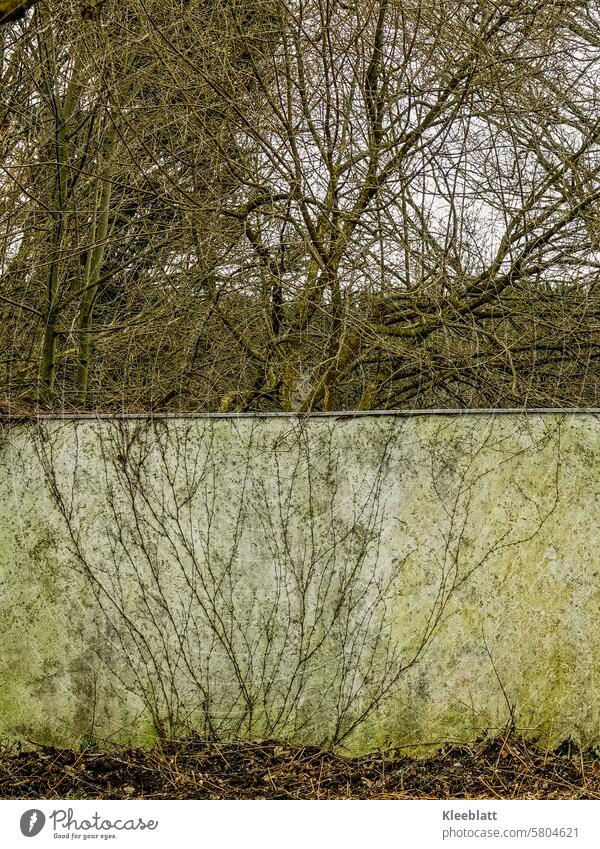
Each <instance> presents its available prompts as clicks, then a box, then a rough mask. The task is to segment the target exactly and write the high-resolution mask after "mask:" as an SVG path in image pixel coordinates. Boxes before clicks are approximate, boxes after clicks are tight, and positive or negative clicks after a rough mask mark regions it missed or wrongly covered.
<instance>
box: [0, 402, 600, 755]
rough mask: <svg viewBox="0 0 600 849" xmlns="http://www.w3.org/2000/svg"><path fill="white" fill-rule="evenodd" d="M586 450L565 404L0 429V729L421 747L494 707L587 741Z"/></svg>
mask: <svg viewBox="0 0 600 849" xmlns="http://www.w3.org/2000/svg"><path fill="white" fill-rule="evenodd" d="M599 438H600V423H598V421H597V420H596V419H595V418H594V417H592V416H582V415H580V416H576V415H568V414H564V415H556V416H550V415H545V416H530V417H526V416H501V417H500V416H498V417H494V416H469V415H464V416H461V417H455V418H450V417H448V418H444V417H427V416H422V417H420V416H419V417H415V418H408V419H395V418H392V417H390V418H385V417H382V418H372V419H369V418H365V419H354V420H352V419H350V420H346V421H340V422H336V421H335V420H333V419H327V418H322V419H318V418H314V419H311V418H302V417H300V418H298V419H297V420H296V419H278V418H274V419H237V420H236V419H199V420H189V419H188V420H185V419H182V420H169V421H154V422H148V423H146V422H139V421H127V420H120V421H115V422H111V421H101V422H94V421H90V420H88V421H82V422H46V423H44V424H43V425H42V426H41V427H39V428H37V429H36V428H34V427H29V426H18V427H14V428H11V429H10V432H9V434H8V436H6V435H5V437H4V439H3V441H2V443H1V444H0V469H1V470H2V471H1V473H0V513H1V514H2V518H3V521H2V522H1V524H0V527H2V531H1V532H0V533H1V538H0V587H1V589H2V597H1V599H0V622H2V629H3V635H4V636H3V651H2V658H1V659H0V679H1V680H2V681H3V682H6V686H4V687H2V688H1V690H2V692H3V696H2V698H1V699H0V734H3V735H4V736H8V737H11V736H12V737H21V738H23V737H25V736H29V737H30V739H39V740H40V741H42V742H53V743H61V744H73V742H74V741H76V740H81V739H82V738H83V737H87V738H90V737H93V738H94V739H96V740H98V741H100V745H102V740H109V739H110V740H114V741H117V742H138V743H144V742H145V743H148V742H150V741H151V740H152V739H154V738H155V737H156V735H169V734H183V733H188V732H190V731H193V732H195V733H199V734H202V735H212V736H218V737H223V738H239V737H244V736H245V737H251V738H257V737H264V736H279V737H284V738H288V739H292V740H295V741H298V742H307V743H318V744H325V745H334V746H337V747H338V748H340V749H342V750H344V751H348V752H365V751H368V750H371V749H373V748H375V747H384V748H389V747H398V746H410V747H411V751H415V752H424V751H425V750H426V749H427V746H430V745H436V744H439V743H440V742H442V741H444V740H447V739H463V740H472V739H474V738H475V737H476V736H478V734H480V733H481V732H482V731H484V730H486V729H489V730H494V729H498V728H499V727H502V725H503V724H505V723H506V722H507V721H509V720H510V719H512V718H514V719H515V720H516V722H517V724H520V725H521V726H522V727H524V728H526V729H529V730H530V733H532V734H535V736H540V735H541V737H542V739H544V740H546V741H548V742H549V743H552V742H558V741H559V740H560V739H563V738H565V737H568V736H572V737H576V738H577V737H579V739H580V740H581V741H582V742H583V743H585V744H590V743H591V744H593V743H596V742H597V741H598V736H599V730H600V696H598V695H597V690H592V689H591V688H590V686H589V684H590V681H592V680H597V679H598V671H599V670H598V667H599V664H600V636H599V635H598V634H597V629H595V627H594V624H595V623H597V616H598V603H599V601H600V587H599V579H598V575H599V573H600V564H599V563H598V555H597V553H596V546H595V544H594V535H595V523H596V515H597V509H596V508H597V501H598V497H600V495H599V494H600V468H599V462H600V461H597V458H598V456H599V455H598V452H597V448H598V442H599ZM16 469H18V472H17V471H15V470H16ZM11 669H12V670H13V673H12V674H11V671H10V670H11ZM15 670H16V673H17V674H14V671H15Z"/></svg>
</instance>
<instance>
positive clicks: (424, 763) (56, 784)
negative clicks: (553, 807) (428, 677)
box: [0, 734, 600, 799]
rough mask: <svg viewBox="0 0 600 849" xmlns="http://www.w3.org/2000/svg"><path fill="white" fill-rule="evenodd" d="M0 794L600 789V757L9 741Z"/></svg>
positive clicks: (380, 795)
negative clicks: (23, 747) (111, 747)
mask: <svg viewBox="0 0 600 849" xmlns="http://www.w3.org/2000/svg"><path fill="white" fill-rule="evenodd" d="M0 797H1V798H3V799H27V798H30V799H65V798H80V799H85V798H89V799H600V761H598V760H597V759H595V758H592V757H590V756H585V755H584V754H582V753H581V752H576V753H575V754H573V753H571V754H570V755H565V754H558V753H556V752H544V751H542V750H541V749H539V748H537V747H536V746H535V745H533V744H531V743H527V742H526V741H525V740H523V739H522V738H521V737H519V736H518V735H515V734H507V735H504V736H500V737H497V738H495V739H492V740H484V741H482V742H480V743H477V744H475V745H474V746H471V747H469V746H449V747H446V748H445V749H443V750H441V751H440V752H438V753H437V754H436V755H435V756H433V757H431V758H427V759H425V760H414V759H412V758H409V757H396V758H383V757H382V756H381V755H373V756H369V757H363V758H344V757H340V756H339V755H335V754H332V753H331V752H325V751H321V750H319V749H316V748H311V747H307V746H303V747H300V746H291V745H288V744H285V743H280V742H276V741H270V740H267V741H264V742H262V743H222V744H220V743H215V742H201V741H188V742H177V743H175V742H168V743H167V742H165V743H162V744H161V745H159V746H157V747H156V748H154V749H153V750H151V751H148V752H143V751H138V750H131V751H124V752H119V753H115V754H97V753H94V752H90V751H83V752H73V751H66V750H57V749H40V750H38V751H36V752H19V753H15V752H14V751H11V750H5V751H4V753H3V754H2V756H1V757H0Z"/></svg>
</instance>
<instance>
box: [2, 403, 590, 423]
mask: <svg viewBox="0 0 600 849" xmlns="http://www.w3.org/2000/svg"><path fill="white" fill-rule="evenodd" d="M573 414H580V415H600V407H506V408H496V407H489V408H486V407H477V408H466V409H422V410H339V411H331V412H312V413H294V412H292V413H283V412H273V413H202V412H199V413H38V414H31V415H19V414H15V415H12V414H4V415H2V413H0V421H8V422H10V421H13V422H15V423H19V424H21V423H22V424H27V423H29V422H31V423H33V422H39V421H72V420H91V421H96V420H128V419H133V420H144V419H146V420H149V421H150V420H153V419H281V418H284V419H300V420H304V419H321V418H333V419H337V420H344V419H357V418H368V417H373V416H378V417H383V416H385V417H387V418H411V417H415V416H421V417H427V416H491V415H493V416H505V415H513V416H514V415H525V416H530V415H573Z"/></svg>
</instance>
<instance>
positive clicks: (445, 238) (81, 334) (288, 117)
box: [0, 0, 600, 411]
mask: <svg viewBox="0 0 600 849" xmlns="http://www.w3.org/2000/svg"><path fill="white" fill-rule="evenodd" d="M84 18H85V20H83V21H82V16H81V10H73V11H69V10H67V11H60V10H59V9H58V6H57V7H56V8H53V7H52V6H49V7H46V6H44V7H43V8H42V7H41V6H40V7H39V8H38V9H37V10H36V13H35V15H34V16H33V17H32V18H31V19H30V18H28V19H27V23H22V22H19V23H16V24H14V25H13V26H12V27H8V28H5V29H4V30H3V32H4V37H5V39H8V41H7V42H6V44H7V48H6V50H5V75H6V78H7V80H9V79H10V85H8V86H7V88H6V91H7V92H12V94H11V95H10V97H12V98H13V99H12V101H10V103H11V104H12V105H9V108H8V113H7V114H10V115H11V116H12V117H11V118H10V121H8V123H6V122H5V126H6V130H5V134H4V138H5V139H6V144H7V150H10V151H11V153H10V155H9V159H8V160H7V166H9V167H7V168H5V170H4V175H5V176H4V178H3V181H4V182H3V186H4V188H3V199H2V203H3V210H4V212H3V215H4V219H5V221H6V227H5V232H6V237H5V239H6V253H5V260H4V265H3V276H2V278H1V290H0V295H1V296H2V300H0V303H2V309H3V314H4V315H5V319H4V320H5V322H7V323H8V326H9V327H10V328H11V331H10V335H11V336H12V339H13V342H12V347H11V348H10V350H9V351H8V352H7V356H6V358H3V359H4V362H5V368H6V375H7V377H6V388H7V395H9V396H11V397H16V398H21V399H23V400H24V401H31V402H37V401H38V400H40V399H41V400H42V401H44V403H46V404H49V405H60V404H73V405H76V406H82V405H86V406H92V407H98V406H104V407H114V406H123V405H127V406H130V407H132V406H134V407H138V408H140V409H148V408H152V409H155V408H157V407H165V406H170V407H171V408H175V409H177V408H179V409H181V408H185V409H221V410H258V409H262V410H277V409H283V410H299V411H308V410H315V409H323V410H331V409H345V408H350V409H352V408H358V409H372V408H374V407H384V408H386V407H403V406H418V407H427V406H469V405H471V406H472V405H481V406H495V405H509V406H520V405H526V404H529V405H538V406H544V405H555V404H556V405H567V406H568V405H573V404H579V403H583V404H586V403H587V404H593V403H594V401H595V398H596V394H597V383H598V378H599V376H600V375H599V372H598V366H597V360H598V350H599V348H598V344H599V342H600V339H599V337H598V324H597V314H598V307H599V306H600V305H599V304H598V303H597V297H598V295H597V286H596V281H597V276H598V232H597V231H598V223H597V218H598V200H599V194H598V189H597V188H596V185H597V177H598V134H599V132H600V124H599V122H598V118H597V114H598V110H597V101H598V82H597V80H598V73H597V70H598V68H597V66H598V58H597V44H598V42H599V41H600V20H599V19H598V16H597V15H596V13H595V11H594V9H593V7H592V6H591V5H590V4H589V3H586V2H584V0H563V2H557V0H535V1H534V0H531V2H527V3H523V2H518V3H517V2H500V3H497V2H491V0H490V2H488V0H469V2H447V3H438V2H433V0H409V2H402V3H400V2H399V0H378V2H376V3H367V2H364V0H357V2H355V3H347V2H342V1H341V0H307V2H302V3H295V2H294V3H289V4H288V3H285V2H281V0H271V1H270V2H268V3H259V4H255V5H253V4H252V3H244V4H237V3H235V4H231V3H226V2H215V3H211V4H208V3H206V2H204V0H189V2H187V3H185V4H184V5H183V6H181V4H170V3H165V2H160V3H159V2H150V3H148V2H144V3H142V2H141V0H128V2H127V3H126V4H125V5H124V6H123V4H116V3H115V4H111V3H110V2H106V3H103V4H102V7H101V9H98V10H97V14H95V15H94V16H91V17H90V16H89V15H85V16H84ZM58 27H60V28H61V29H60V39H59V40H57V32H58V29H57V28H58ZM10 39H13V40H12V41H11V40H10ZM36 44H37V45H38V46H36ZM43 44H46V45H47V46H46V48H44V49H42V45H43ZM59 44H60V47H59V46H58V45H59ZM78 56H79V57H80V58H79V59H77V57H78ZM78 63H79V64H78ZM69 81H70V83H69ZM69 85H70V87H69ZM15 98H16V99H15ZM34 107H35V108H34ZM26 114H27V115H31V116H32V118H31V119H29V121H28V120H26V119H25V117H24V116H25V115H26ZM18 116H20V117H18ZM33 116H36V117H35V120H34V119H33ZM19 134H20V135H19ZM17 138H20V139H21V140H20V141H19V142H18V143H17V144H15V143H14V141H15V140H16V139H17ZM61 138H62V141H61ZM57 140H58V143H57ZM11 157H12V158H11ZM44 169H46V170H45V171H44ZM92 173H93V174H94V175H95V176H94V177H93V178H92V177H91V176H90V175H91V174H92ZM83 174H85V175H87V176H85V178H82V176H81V175H83ZM51 175H53V176H52V177H51ZM61 175H62V177H61ZM61 181H62V182H61ZM42 187H43V192H42V190H41V189H42ZM41 222H44V223H43V224H42V223H41ZM43 233H45V235H42V234H43ZM76 257H77V261H76V259H75V258H76ZM33 269H35V274H36V275H37V278H36V279H37V280H38V282H37V283H35V284H34V283H33V276H34V271H33ZM42 280H43V281H44V282H43V283H42ZM42 289H44V290H45V292H46V295H45V296H44V297H45V302H44V300H42V299H41V298H40V295H41V292H42ZM32 327H33V328H35V332H34V333H33V337H34V339H35V340H41V339H42V338H43V342H42V341H36V342H34V344H33V346H31V341H30V340H31V336H32V333H31V332H30V331H31V328H32ZM42 331H43V332H42ZM40 334H41V336H40ZM92 361H93V366H92V365H90V364H91V363H92ZM38 383H39V392H38V390H37V389H36V384H38Z"/></svg>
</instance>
